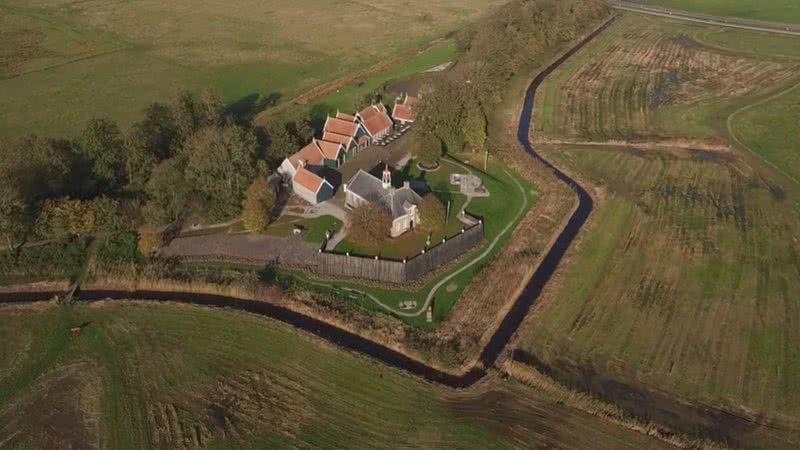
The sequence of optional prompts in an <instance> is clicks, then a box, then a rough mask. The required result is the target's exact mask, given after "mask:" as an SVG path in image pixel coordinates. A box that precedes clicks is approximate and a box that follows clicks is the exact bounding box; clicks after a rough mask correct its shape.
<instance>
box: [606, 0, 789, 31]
mask: <svg viewBox="0 0 800 450" xmlns="http://www.w3.org/2000/svg"><path fill="white" fill-rule="evenodd" d="M609 4H610V5H611V7H612V8H615V9H618V10H621V11H629V12H635V13H640V14H647V15H649V16H657V17H666V18H669V19H674V20H682V21H685V22H694V23H702V24H706V25H715V26H719V27H726V28H737V29H740V30H748V31H760V32H763V33H773V34H782V35H786V36H797V37H800V29H797V28H795V27H794V26H790V25H783V24H774V25H769V24H765V23H761V22H759V23H747V21H744V20H741V19H735V18H730V17H715V16H706V15H700V14H690V13H687V12H684V11H677V10H671V9H663V8H653V7H649V6H642V5H638V4H635V3H628V2H609Z"/></svg>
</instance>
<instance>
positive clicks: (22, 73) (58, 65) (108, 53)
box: [0, 47, 134, 81]
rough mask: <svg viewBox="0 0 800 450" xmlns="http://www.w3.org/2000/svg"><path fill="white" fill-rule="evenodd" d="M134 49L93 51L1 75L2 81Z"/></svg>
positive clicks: (122, 48)
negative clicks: (89, 53) (42, 65)
mask: <svg viewBox="0 0 800 450" xmlns="http://www.w3.org/2000/svg"><path fill="white" fill-rule="evenodd" d="M133 49H134V47H120V48H115V49H112V50H107V51H104V52H99V53H93V54H91V55H85V56H81V57H79V58H74V59H70V60H69V61H63V62H60V63H56V64H51V65H49V66H45V67H40V68H38V69H31V70H27V71H25V72H20V73H16V74H13V75H9V76H4V77H0V81H6V80H13V79H15V78H20V77H24V76H26V75H32V74H35V73H40V72H47V71H50V70H53V69H58V68H60V67H64V66H68V65H70V64H76V63H80V62H84V61H88V60H90V59H94V58H100V57H102V56H108V55H113V54H114V53H119V52H125V51H128V50H133Z"/></svg>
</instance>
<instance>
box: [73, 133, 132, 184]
mask: <svg viewBox="0 0 800 450" xmlns="http://www.w3.org/2000/svg"><path fill="white" fill-rule="evenodd" d="M80 150H81V152H82V153H83V155H84V156H86V157H87V158H89V159H91V160H92V161H93V167H92V170H93V173H94V176H95V178H96V179H97V180H98V182H99V183H100V184H101V186H102V188H103V190H105V191H114V190H117V189H119V188H121V187H122V186H123V185H124V184H125V139H124V137H123V135H122V132H121V131H120V129H119V127H118V126H117V124H116V123H115V122H113V121H111V120H109V119H93V120H91V121H90V122H89V123H88V124H87V125H86V128H84V130H83V133H82V134H81V138H80Z"/></svg>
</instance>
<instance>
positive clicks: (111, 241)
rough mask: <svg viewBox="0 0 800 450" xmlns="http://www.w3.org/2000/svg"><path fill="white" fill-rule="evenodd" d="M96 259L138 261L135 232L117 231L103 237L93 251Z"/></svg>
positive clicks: (102, 260)
mask: <svg viewBox="0 0 800 450" xmlns="http://www.w3.org/2000/svg"><path fill="white" fill-rule="evenodd" d="M95 255H96V256H97V260H98V261H99V262H102V263H109V264H116V263H140V262H141V261H142V254H141V253H139V247H138V239H137V235H136V233H119V234H113V235H111V236H108V237H106V238H104V239H103V240H102V241H100V242H99V243H98V246H97V250H96V252H95Z"/></svg>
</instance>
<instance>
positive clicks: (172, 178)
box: [144, 157, 192, 225]
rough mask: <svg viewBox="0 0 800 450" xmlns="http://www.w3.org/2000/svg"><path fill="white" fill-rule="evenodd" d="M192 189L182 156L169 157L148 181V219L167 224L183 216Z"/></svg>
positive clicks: (146, 209)
mask: <svg viewBox="0 0 800 450" xmlns="http://www.w3.org/2000/svg"><path fill="white" fill-rule="evenodd" d="M191 191H192V187H191V185H190V184H189V183H188V182H187V181H186V178H185V176H184V164H183V163H182V162H181V160H180V158H177V157H176V158H171V159H168V160H166V161H164V162H162V163H161V164H159V165H158V166H156V168H155V169H153V172H152V174H151V175H150V180H148V181H147V185H146V186H145V192H146V193H147V203H146V204H145V207H144V215H145V217H146V219H147V220H148V221H149V222H151V223H155V224H162V225H163V224H167V223H171V222H174V221H176V220H178V219H180V218H181V214H182V213H183V212H184V211H185V209H186V205H187V202H188V199H189V193H190V192H191Z"/></svg>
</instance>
